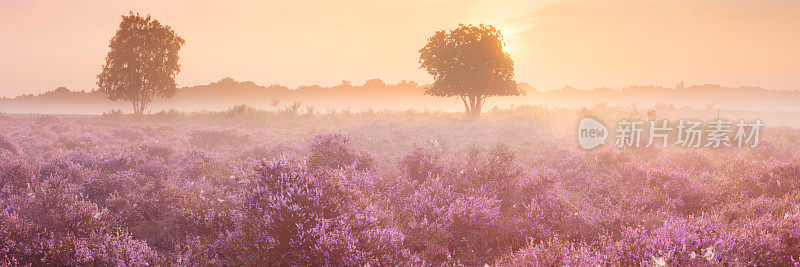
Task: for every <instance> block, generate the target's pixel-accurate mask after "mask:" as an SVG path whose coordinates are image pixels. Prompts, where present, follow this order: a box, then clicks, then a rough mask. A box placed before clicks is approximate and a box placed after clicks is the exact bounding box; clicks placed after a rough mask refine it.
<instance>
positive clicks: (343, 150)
mask: <svg viewBox="0 0 800 267" xmlns="http://www.w3.org/2000/svg"><path fill="white" fill-rule="evenodd" d="M356 157H357V156H356V152H355V151H354V149H353V147H352V146H351V145H350V139H349V138H347V136H344V135H343V134H340V133H328V134H319V135H317V136H315V137H314V141H312V142H311V155H309V157H308V166H310V167H312V168H319V167H327V168H334V169H336V168H341V167H345V166H349V165H352V164H353V163H355V162H356Z"/></svg>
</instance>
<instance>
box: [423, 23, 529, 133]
mask: <svg viewBox="0 0 800 267" xmlns="http://www.w3.org/2000/svg"><path fill="white" fill-rule="evenodd" d="M504 45H505V43H504V41H503V35H502V34H501V32H500V31H499V30H497V29H495V28H494V27H493V26H491V25H484V24H481V25H478V26H473V25H464V24H461V25H459V26H458V28H456V29H454V30H451V31H446V30H441V31H438V32H436V33H435V34H434V35H433V36H432V37H430V38H428V43H427V44H426V45H425V47H423V48H422V49H420V50H419V53H420V57H419V63H420V64H421V67H422V68H424V69H426V70H427V71H428V73H430V74H431V75H433V78H434V79H435V81H434V83H433V85H432V86H430V87H429V88H427V89H426V91H425V93H426V94H428V95H433V96H442V97H449V96H459V97H460V98H461V100H462V101H463V102H464V108H465V109H466V114H467V115H468V116H470V117H478V116H479V115H480V112H481V107H482V106H483V103H484V101H485V100H486V97H489V96H509V95H519V94H520V93H522V92H521V91H520V89H519V88H518V87H517V83H516V81H514V61H513V60H511V56H509V55H508V53H506V52H504V51H503V46H504Z"/></svg>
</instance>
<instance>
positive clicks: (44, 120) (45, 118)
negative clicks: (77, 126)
mask: <svg viewBox="0 0 800 267" xmlns="http://www.w3.org/2000/svg"><path fill="white" fill-rule="evenodd" d="M36 122H37V123H39V124H51V123H60V122H61V120H60V119H59V118H58V117H56V116H53V115H42V116H39V117H38V118H36Z"/></svg>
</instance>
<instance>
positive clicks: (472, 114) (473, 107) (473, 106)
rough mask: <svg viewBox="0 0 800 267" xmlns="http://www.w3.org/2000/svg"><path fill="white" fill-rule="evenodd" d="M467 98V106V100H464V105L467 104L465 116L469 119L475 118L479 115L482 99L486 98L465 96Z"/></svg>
mask: <svg viewBox="0 0 800 267" xmlns="http://www.w3.org/2000/svg"><path fill="white" fill-rule="evenodd" d="M467 98H468V99H469V106H467V101H464V105H465V106H467V108H466V112H465V114H466V116H467V118H470V119H477V118H479V117H480V116H481V106H482V105H483V100H484V99H485V98H486V97H485V96H467Z"/></svg>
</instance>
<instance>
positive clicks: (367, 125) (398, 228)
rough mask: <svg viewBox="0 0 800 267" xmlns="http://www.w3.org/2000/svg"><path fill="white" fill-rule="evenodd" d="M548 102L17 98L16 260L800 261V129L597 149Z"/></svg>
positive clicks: (5, 248)
mask: <svg viewBox="0 0 800 267" xmlns="http://www.w3.org/2000/svg"><path fill="white" fill-rule="evenodd" d="M541 112H544V113H543V114H539V115H537V118H536V119H531V118H530V116H527V115H529V113H528V111H525V109H520V110H518V111H498V112H497V113H494V112H493V113H489V114H487V117H486V118H484V119H481V120H479V121H473V122H463V121H460V120H459V119H457V118H453V117H448V115H446V114H427V115H424V116H422V115H420V114H421V113H414V112H408V113H402V114H400V113H398V114H395V113H385V114H384V113H380V114H378V113H365V114H357V113H348V114H339V115H336V114H329V115H322V116H317V115H309V116H289V117H282V116H273V117H264V118H261V117H258V118H259V119H255V116H257V115H258V114H260V113H253V111H248V110H245V111H241V112H239V111H237V112H228V113H226V114H225V115H220V114H210V115H209V114H205V115H204V114H194V115H186V114H181V113H177V112H171V113H169V116H165V115H164V114H166V113H164V114H162V115H153V116H145V117H143V118H141V119H139V120H130V121H121V120H124V119H128V118H124V117H120V118H116V119H115V118H111V117H107V118H103V119H100V118H95V117H88V116H87V117H78V118H75V117H66V116H52V115H44V116H32V115H31V116H23V115H19V116H17V115H8V116H7V117H5V118H3V119H2V120H0V265H34V266H39V265H102V266H105V265H133V266H144V265H182V266H196V265H201V266H209V265H210V266H240V265H291V266H295V265H302V266H306V265H312V266H319V265H322V266H354V265H371V266H376V265H378V266H383V265H390V266H396V265H400V266H405V265H412V266H418V265H419V266H445V265H448V266H449V265H466V266H476V265H480V266H483V265H486V264H488V265H500V266H508V265H512V266H554V265H556V266H562V265H569V266H586V265H591V266H594V265H602V266H605V265H612V266H637V265H737V266H738V265H768V266H792V265H795V266H796V265H798V264H800V204H799V203H800V165H798V160H800V153H797V152H796V151H798V149H800V144H798V143H797V141H800V137H798V136H800V130H796V129H791V128H777V129H772V128H768V130H767V131H766V132H765V133H764V135H763V140H762V145H759V146H758V147H756V148H749V147H745V148H736V149H733V148H731V149H707V148H701V149H683V148H675V147H672V148H660V147H659V148H642V149H617V148H613V147H608V146H607V147H601V148H597V149H595V150H591V151H584V150H581V149H580V148H578V147H577V145H576V144H575V143H574V140H573V139H572V137H574V136H571V137H570V138H562V136H565V135H566V134H567V133H564V132H563V130H561V128H569V129H570V132H572V128H570V127H573V125H571V124H570V125H567V127H564V125H560V124H559V123H560V122H562V121H570V120H571V119H572V117H570V116H574V114H572V113H570V112H566V111H563V112H562V111H541ZM559 112H562V113H559ZM265 114H268V112H265ZM268 115H269V114H268ZM523 115H524V116H523ZM242 116H251V117H248V119H247V120H242V119H241V117H242ZM264 120H266V122H265V121H264ZM259 123H261V124H259ZM572 134H574V133H572Z"/></svg>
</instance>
